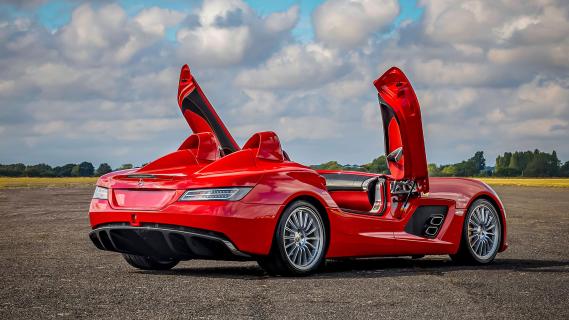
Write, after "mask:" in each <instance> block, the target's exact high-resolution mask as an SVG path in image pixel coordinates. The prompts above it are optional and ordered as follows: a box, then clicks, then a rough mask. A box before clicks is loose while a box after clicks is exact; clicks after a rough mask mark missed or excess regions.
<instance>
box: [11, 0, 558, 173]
mask: <svg viewBox="0 0 569 320" xmlns="http://www.w3.org/2000/svg"><path fill="white" fill-rule="evenodd" d="M380 4H382V6H380ZM421 5H422V6H423V7H424V9H425V15H424V16H423V17H422V18H421V19H419V20H418V21H406V22H403V23H401V24H399V26H398V27H397V28H396V29H395V30H391V29H390V28H391V27H392V26H393V21H394V18H395V15H396V12H397V11H398V10H399V8H398V5H397V3H396V2H395V1H355V0H354V1H328V2H326V3H324V4H323V5H321V6H320V7H318V9H317V10H316V12H314V14H313V16H312V18H313V26H314V30H315V33H316V38H315V39H313V40H311V39H306V38H303V39H302V41H300V40H298V39H296V38H295V37H294V36H293V34H292V30H293V28H295V27H296V26H297V25H298V23H299V22H298V21H299V16H300V9H299V6H296V5H295V6H291V7H289V8H288V9H286V10H284V11H282V12H273V13H270V14H267V15H264V16H262V15H260V14H259V13H257V12H256V11H255V10H254V9H253V7H251V6H249V5H248V4H247V3H246V2H244V1H241V0H233V1H232V0H219V1H204V2H203V5H201V6H198V7H196V8H195V10H194V11H191V12H189V13H183V12H178V11H176V10H170V9H165V8H160V7H153V8H147V9H143V10H141V11H139V12H132V10H131V8H129V10H127V9H125V7H122V6H119V5H117V4H112V2H109V1H107V2H104V3H102V4H97V5H88V4H87V5H79V6H77V8H76V9H75V10H74V11H73V13H72V16H71V20H70V21H69V23H67V24H66V25H64V26H62V27H61V28H59V29H58V30H55V31H53V30H48V29H46V28H45V27H43V26H42V25H41V24H40V23H39V22H38V21H37V20H35V18H33V17H34V16H33V15H30V16H29V17H27V18H26V17H18V18H13V19H12V20H9V19H8V20H6V21H0V128H1V129H0V131H1V132H2V135H1V137H9V139H8V138H5V139H0V150H2V151H4V150H10V152H2V151H0V155H2V157H1V158H0V162H19V161H26V162H48V163H50V164H58V163H61V162H69V161H83V160H85V159H87V160H92V161H95V162H96V161H109V162H112V163H113V162H114V163H115V164H120V163H124V162H134V163H142V162H147V161H149V160H151V159H152V158H155V157H157V156H159V155H161V154H164V153H165V152H168V151H171V150H173V148H176V146H177V145H178V144H179V143H180V141H181V140H182V139H183V138H184V137H186V136H187V135H188V134H189V133H190V130H189V128H188V127H187V125H186V123H185V121H184V120H183V118H182V117H181V115H180V113H179V110H178V108H177V106H176V101H175V93H176V88H177V80H178V78H177V77H178V72H179V68H180V66H181V65H182V64H183V63H190V66H191V68H192V72H193V73H194V75H196V77H197V78H198V79H199V81H200V84H201V85H202V88H203V89H204V91H205V93H206V95H207V96H208V98H209V99H210V100H211V101H212V103H214V105H215V107H216V109H217V111H218V113H219V114H220V116H221V117H222V118H223V119H224V121H225V122H226V124H227V125H228V127H229V129H230V130H231V132H232V133H233V134H234V135H235V136H236V138H238V139H239V140H240V141H241V140H243V141H241V142H244V140H245V139H246V138H248V137H249V136H250V135H251V134H253V133H254V132H256V131H264V130H274V131H276V132H277V133H278V134H279V135H280V136H281V140H282V141H283V142H286V148H287V151H289V154H290V155H291V156H292V157H293V159H298V160H300V161H304V162H306V163H318V162H323V161H327V160H339V161H340V162H344V163H362V162H365V161H369V160H370V159H372V158H373V157H376V156H377V154H378V153H380V152H382V143H383V142H382V139H383V138H382V136H381V124H380V120H379V110H378V107H377V93H376V91H375V89H374V88H373V86H372V81H373V79H375V78H376V77H377V76H378V75H379V74H381V73H382V72H384V71H385V70H386V69H387V68H388V67H390V66H392V65H396V66H399V67H401V68H402V69H403V70H404V71H405V72H406V74H407V75H408V77H409V79H410V80H411V82H412V83H413V86H414V87H415V89H416V92H417V95H418V98H419V101H420V103H421V106H422V115H423V121H424V128H425V136H426V143H427V149H428V158H429V160H430V161H434V162H438V163H449V162H453V161H460V160H462V159H465V158H467V157H468V156H470V155H471V153H472V152H474V151H476V150H485V151H487V152H488V153H487V154H486V155H487V160H488V163H492V162H493V161H492V158H493V157H494V156H495V155H496V153H498V152H504V151H508V150H516V149H535V148H539V149H545V150H551V149H553V148H555V149H557V151H558V152H559V154H560V157H561V158H562V159H563V160H566V159H569V153H568V151H567V150H569V145H568V144H567V143H568V142H567V136H569V132H568V130H569V129H568V126H569V77H568V72H569V55H567V52H569V34H568V33H567V30H568V29H569V11H568V7H569V6H568V5H567V3H566V1H565V2H563V1H557V0H537V1H531V2H519V1H510V0H498V1H495V2H492V3H490V2H486V1H475V0H469V1H454V0H432V1H423V2H421ZM21 10H32V9H26V8H24V9H21ZM127 12H128V14H127ZM347 20H349V21H347ZM325 21H328V23H324V22H325ZM346 21H347V22H346ZM302 23H303V25H302V26H299V29H296V30H295V32H294V34H295V35H296V34H297V33H298V32H299V31H302V30H304V28H305V27H308V26H307V25H308V23H307V22H304V21H303V22H302ZM338 23H340V24H338ZM338 25H340V26H342V28H340V29H338V30H337V31H334V32H332V29H333V28H335V27H337V26H338ZM169 28H173V29H178V30H179V31H178V33H177V35H176V41H175V42H172V41H170V40H171V39H166V38H165V37H166V30H168V29H169ZM520 137H522V138H520ZM77 158H79V159H77ZM83 158H85V159H83Z"/></svg>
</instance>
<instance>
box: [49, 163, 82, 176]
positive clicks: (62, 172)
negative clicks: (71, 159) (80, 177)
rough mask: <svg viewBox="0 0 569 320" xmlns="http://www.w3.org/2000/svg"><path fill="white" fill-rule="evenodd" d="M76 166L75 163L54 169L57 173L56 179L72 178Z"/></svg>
mask: <svg viewBox="0 0 569 320" xmlns="http://www.w3.org/2000/svg"><path fill="white" fill-rule="evenodd" d="M75 166H76V164H75V163H68V164H66V165H63V166H58V167H55V168H53V171H54V172H55V176H56V177H71V170H73V167H75ZM77 170H79V169H77ZM77 172H79V171H77Z"/></svg>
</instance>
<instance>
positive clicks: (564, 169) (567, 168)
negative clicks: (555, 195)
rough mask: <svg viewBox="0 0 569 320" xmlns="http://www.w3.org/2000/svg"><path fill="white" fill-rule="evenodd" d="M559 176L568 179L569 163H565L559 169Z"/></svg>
mask: <svg viewBox="0 0 569 320" xmlns="http://www.w3.org/2000/svg"><path fill="white" fill-rule="evenodd" d="M559 175H560V176H561V177H569V161H567V162H565V163H564V164H563V165H562V166H561V167H560V168H559Z"/></svg>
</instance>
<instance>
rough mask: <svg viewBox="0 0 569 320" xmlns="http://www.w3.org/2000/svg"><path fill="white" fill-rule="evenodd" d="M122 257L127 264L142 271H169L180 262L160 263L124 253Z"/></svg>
mask: <svg viewBox="0 0 569 320" xmlns="http://www.w3.org/2000/svg"><path fill="white" fill-rule="evenodd" d="M122 256H123V257H124V259H125V260H126V262H128V264H130V265H131V266H133V267H135V268H138V269H142V270H170V269H172V268H174V267H175V266H176V265H177V264H178V262H180V261H178V260H166V261H161V260H158V259H155V258H152V257H144V256H137V255H134V254H126V253H123V255H122Z"/></svg>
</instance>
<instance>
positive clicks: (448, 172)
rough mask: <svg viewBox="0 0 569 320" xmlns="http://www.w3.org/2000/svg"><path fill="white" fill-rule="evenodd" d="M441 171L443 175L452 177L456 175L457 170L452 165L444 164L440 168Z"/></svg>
mask: <svg viewBox="0 0 569 320" xmlns="http://www.w3.org/2000/svg"><path fill="white" fill-rule="evenodd" d="M441 173H442V175H443V176H447V177H454V176H456V175H457V173H458V170H457V168H456V167H455V166H454V165H452V164H451V165H447V166H444V167H443V168H442V170H441Z"/></svg>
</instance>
